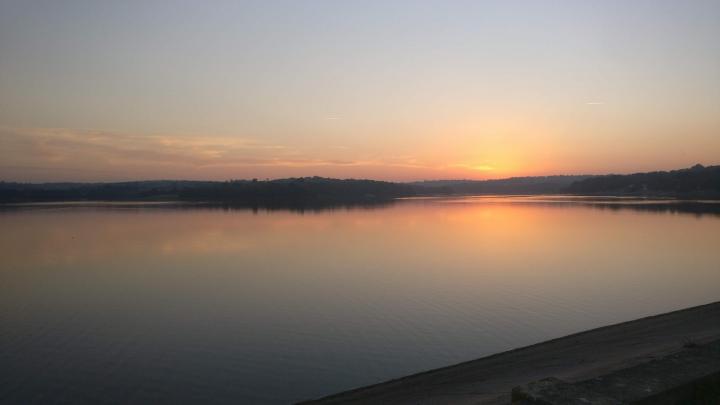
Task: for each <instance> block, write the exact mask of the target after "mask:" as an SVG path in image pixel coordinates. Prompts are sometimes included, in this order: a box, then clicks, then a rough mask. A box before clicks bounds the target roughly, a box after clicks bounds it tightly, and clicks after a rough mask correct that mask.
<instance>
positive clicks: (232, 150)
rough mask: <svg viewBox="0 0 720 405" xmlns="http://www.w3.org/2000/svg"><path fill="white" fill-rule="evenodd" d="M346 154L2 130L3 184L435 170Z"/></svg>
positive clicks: (261, 144) (233, 141)
mask: <svg viewBox="0 0 720 405" xmlns="http://www.w3.org/2000/svg"><path fill="white" fill-rule="evenodd" d="M346 150H348V149H346V148H345V147H334V146H328V147H316V148H311V147H305V146H288V145H281V144H275V143H270V142H265V141H261V140H258V139H253V138H248V137H239V136H237V137H233V136H224V137H218V136H201V135H194V136H187V135H186V136H181V135H167V134H162V135H145V134H128V133H122V132H112V131H98V130H77V129H64V128H7V127H0V162H2V163H0V179H4V180H30V181H44V180H53V181H55V180H66V179H69V180H85V181H87V180H97V179H107V180H114V179H138V178H218V177H220V178H232V177H236V176H238V175H240V176H242V175H248V176H252V175H253V173H255V172H262V173H268V172H269V171H271V172H273V173H278V174H279V175H297V176H302V175H308V174H311V173H316V172H317V170H318V169H319V170H320V171H322V172H326V173H330V172H329V171H327V170H329V169H330V168H333V167H335V168H343V167H345V168H351V167H359V166H363V167H379V166H384V167H396V168H423V169H431V168H433V167H435V166H433V165H431V164H428V163H426V162H422V161H419V160H418V159H416V158H414V157H412V156H358V155H357V154H355V155H354V156H350V157H348V156H339V155H338V154H341V155H343V154H344V155H347V153H344V152H345V151H346ZM263 168H264V169H263ZM282 168H286V169H287V170H285V171H282V170H280V169H282ZM323 168H326V169H323ZM245 169H248V170H245ZM251 169H257V170H251ZM299 169H306V170H299ZM83 174H84V175H83ZM221 176H222V177H221Z"/></svg>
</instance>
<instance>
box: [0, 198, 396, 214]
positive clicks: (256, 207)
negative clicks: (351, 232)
mask: <svg viewBox="0 0 720 405" xmlns="http://www.w3.org/2000/svg"><path fill="white" fill-rule="evenodd" d="M395 203H396V200H392V199H390V200H381V201H362V202H349V203H334V202H303V203H270V204H267V203H266V204H243V203H215V202H182V201H179V202H163V203H156V202H112V203H103V202H92V201H89V202H77V203H27V204H0V213H2V212H3V211H19V210H23V211H28V210H46V209H62V208H72V207H76V208H83V209H84V210H93V209H95V210H98V211H100V210H103V211H106V210H118V211H132V210H145V209H163V210H223V211H252V212H253V213H254V214H258V213H263V212H279V211H286V212H288V211H289V212H294V213H297V214H305V213H320V212H333V211H353V210H375V209H383V208H388V207H390V206H392V205H394V204H395Z"/></svg>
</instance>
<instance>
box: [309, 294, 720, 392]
mask: <svg viewBox="0 0 720 405" xmlns="http://www.w3.org/2000/svg"><path fill="white" fill-rule="evenodd" d="M718 338H720V302H715V303H712V304H707V305H702V306H698V307H693V308H688V309H684V310H680V311H674V312H669V313H666V314H662V315H656V316H651V317H647V318H641V319H637V320H634V321H629V322H624V323H619V324H616V325H610V326H605V327H601V328H597V329H592V330H589V331H586V332H581V333H577V334H574V335H569V336H565V337H562V338H558V339H554V340H550V341H547V342H543V343H539V344H536V345H532V346H527V347H523V348H520V349H515V350H511V351H507V352H503V353H499V354H495V355H492V356H488V357H483V358H480V359H477V360H471V361H468V362H465V363H460V364H456V365H453V366H449V367H444V368H440V369H435V370H430V371H427V372H423V373H419V374H414V375H410V376H407V377H403V378H399V379H396V380H391V381H387V382H384V383H380V384H376V385H371V386H367V387H363V388H358V389H355V390H352V391H346V392H343V393H339V394H336V395H332V396H329V397H325V398H321V399H319V400H317V401H311V402H312V403H317V404H340V403H343V404H345V403H393V404H477V403H488V404H507V403H509V401H510V390H511V389H512V388H513V387H514V386H518V385H522V384H526V383H528V382H531V381H534V380H538V379H541V378H545V377H558V378H561V379H563V380H566V381H569V382H573V381H579V380H585V379H589V378H593V377H596V376H600V375H603V374H607V373H609V372H612V371H615V370H618V369H622V368H626V367H629V366H633V365H636V364H639V363H642V362H645V361H648V360H649V359H652V358H654V357H661V356H665V355H667V354H670V353H674V352H677V351H679V350H681V349H682V348H683V344H684V343H686V342H689V341H692V342H696V343H706V342H710V341H712V340H715V339H718Z"/></svg>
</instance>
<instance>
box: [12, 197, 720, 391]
mask: <svg viewBox="0 0 720 405" xmlns="http://www.w3.org/2000/svg"><path fill="white" fill-rule="evenodd" d="M706 211H710V212H709V213H705V212H706ZM718 211H719V210H718V205H713V204H708V205H705V206H696V205H689V206H678V205H676V204H670V203H665V202H658V203H653V204H646V203H640V202H637V201H629V200H628V201H626V200H612V199H611V200H607V201H606V200H603V201H597V200H582V199H570V200H568V199H562V198H543V197H539V198H538V197H535V198H493V197H486V198H463V199H430V200H406V201H400V202H398V203H396V204H393V205H391V206H387V207H382V208H377V209H352V210H345V209H340V210H334V211H319V212H305V213H304V214H302V213H298V212H289V211H273V212H266V211H259V212H253V211H251V210H223V209H209V208H204V209H202V208H198V209H177V208H174V207H163V206H155V207H137V206H113V205H109V206H94V207H87V206H85V207H83V206H62V205H58V206H49V207H48V206H43V207H37V206H36V207H26V208H22V209H5V210H3V211H0V254H1V256H0V260H1V261H0V402H9V403H23V404H28V403H33V402H47V401H49V400H52V401H53V402H63V401H64V402H71V403H76V402H88V403H159V402H166V403H177V402H178V401H185V402H188V401H194V402H196V403H230V402H233V403H288V402H292V401H295V400H301V399H308V398H313V397H317V396H322V395H325V394H330V393H333V392H335V391H338V390H344V389H349V388H354V387H357V386H360V385H366V384H371V383H375V382H380V381H383V380H386V379H389V378H394V377H399V376H402V375H404V374H407V373H414V372H418V371H421V370H425V369H429V368H434V367H439V366H444V365H449V364H452V363H456V362H460V361H465V360H469V359H472V358H476V357H480V356H483V355H487V354H491V353H495V352H498V351H503V350H507V349H510V348H514V347H518V346H524V345H527V344H531V343H535V342H539V341H542V340H546V339H548V338H553V337H558V336H562V335H565V334H568V333H572V332H577V331H581V330H583V329H588V328H592V327H597V326H601V325H606V324H610V323H615V322H619V321H624V320H629V319H633V318H637V317H640V316H645V315H650V314H655V313H660V312H665V311H669V310H673V309H679V308H682V307H687V306H691V305H697V304H703V303H707V302H711V301H716V300H719V299H720V265H719V264H718V263H720V249H719V247H720V216H718V214H717V212H718Z"/></svg>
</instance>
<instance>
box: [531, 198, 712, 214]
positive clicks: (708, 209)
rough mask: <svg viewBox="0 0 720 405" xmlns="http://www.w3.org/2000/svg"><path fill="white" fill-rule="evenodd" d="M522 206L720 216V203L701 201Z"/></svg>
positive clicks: (547, 203) (563, 203) (552, 203)
mask: <svg viewBox="0 0 720 405" xmlns="http://www.w3.org/2000/svg"><path fill="white" fill-rule="evenodd" d="M520 204H532V205H542V206H546V207H590V208H594V209H598V210H607V211H623V210H630V211H642V212H647V213H656V214H691V215H696V216H698V217H700V216H703V215H710V216H720V203H713V202H701V201H677V202H675V201H672V202H628V203H619V202H602V201H558V202H520Z"/></svg>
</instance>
